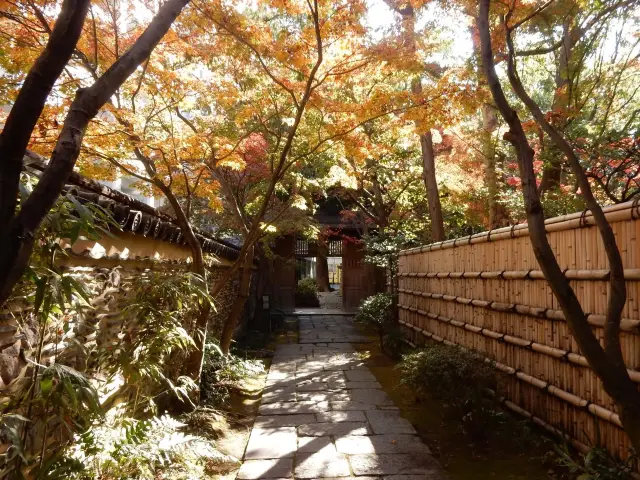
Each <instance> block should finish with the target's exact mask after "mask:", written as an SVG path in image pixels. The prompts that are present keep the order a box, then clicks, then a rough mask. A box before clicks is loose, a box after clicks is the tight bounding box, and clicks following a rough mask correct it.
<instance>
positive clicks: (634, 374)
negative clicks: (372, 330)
mask: <svg viewBox="0 0 640 480" xmlns="http://www.w3.org/2000/svg"><path fill="white" fill-rule="evenodd" d="M398 308H401V309H403V310H408V311H410V312H414V313H417V314H418V315H422V316H424V317H429V318H431V319H433V320H438V321H440V322H442V323H448V324H450V325H453V326H454V327H458V328H464V329H465V330H469V331H471V332H474V333H479V334H480V335H483V336H485V337H488V338H492V339H494V340H498V341H503V342H506V343H510V344H512V345H516V346H518V347H523V348H528V349H531V350H533V351H535V352H538V353H542V354H543V355H547V356H549V357H552V358H555V359H558V360H563V361H566V362H570V363H572V364H574V365H578V366H580V367H586V368H589V363H588V362H587V359H586V358H584V357H583V356H582V355H580V354H578V353H573V352H569V351H567V350H562V349H560V348H555V347H550V346H548V345H544V344H542V343H537V342H534V341H533V340H525V339H524V338H520V337H516V336H513V335H507V334H506V333H501V332H496V331H494V330H490V329H488V328H481V327H478V326H477V325H473V324H471V323H465V322H461V321H460V320H456V319H454V318H448V317H445V316H442V315H438V314H435V313H431V312H426V311H424V310H420V309H417V308H414V307H409V306H408V305H402V304H399V305H398ZM400 323H401V324H403V322H402V321H400ZM413 329H414V330H415V331H420V329H419V327H416V326H414V327H413ZM416 329H417V330H416ZM627 372H628V373H629V376H630V377H631V380H633V381H634V382H636V383H640V372H639V371H637V370H631V369H627Z"/></svg>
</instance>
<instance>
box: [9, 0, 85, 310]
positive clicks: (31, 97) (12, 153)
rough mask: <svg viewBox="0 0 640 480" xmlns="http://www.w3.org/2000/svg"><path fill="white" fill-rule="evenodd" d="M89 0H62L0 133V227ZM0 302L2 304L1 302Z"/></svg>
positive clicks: (12, 209)
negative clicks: (33, 134) (27, 152)
mask: <svg viewBox="0 0 640 480" xmlns="http://www.w3.org/2000/svg"><path fill="white" fill-rule="evenodd" d="M89 3H90V2H89V0H65V1H64V2H63V4H62V7H61V10H60V14H59V15H58V18H57V20H56V23H55V25H54V27H53V30H52V31H51V35H50V36H49V41H48V42H47V45H46V47H45V48H44V51H43V52H42V53H41V54H40V56H39V57H38V58H37V60H36V61H35V63H34V64H33V67H31V70H29V73H28V74H27V76H26V78H25V79H24V83H23V84H22V88H20V92H19V93H18V97H17V98H16V101H15V103H14V104H13V106H12V107H11V111H10V112H9V116H8V117H7V120H6V122H5V124H4V128H3V130H2V133H1V134H0V225H9V224H10V222H11V220H12V219H13V216H14V214H15V210H16V205H17V200H18V189H19V185H20V173H21V171H22V158H23V157H24V154H25V152H26V149H27V145H28V144H29V139H30V138H31V133H32V132H33V129H34V128H35V126H36V123H37V121H38V118H39V117H40V114H41V113H42V110H43V109H44V106H45V103H46V101H47V97H48V96H49V94H50V93H51V90H52V89H53V85H54V84H55V82H56V81H57V80H58V78H59V77H60V75H61V74H62V72H63V70H64V67H65V66H66V65H67V63H68V62H69V59H70V58H71V55H72V54H73V51H74V49H75V47H76V43H78V39H79V38H80V35H81V34H82V25H83V24H84V20H85V17H86V16H87V11H88V10H89ZM0 303H1V302H0Z"/></svg>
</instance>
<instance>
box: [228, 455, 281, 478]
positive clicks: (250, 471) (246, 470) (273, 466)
mask: <svg viewBox="0 0 640 480" xmlns="http://www.w3.org/2000/svg"><path fill="white" fill-rule="evenodd" d="M236 478H237V479H238V480H257V479H261V478H277V479H281V478H293V458H287V459H280V460H245V461H244V462H243V464H242V466H241V467H240V471H239V472H238V476H237V477H236Z"/></svg>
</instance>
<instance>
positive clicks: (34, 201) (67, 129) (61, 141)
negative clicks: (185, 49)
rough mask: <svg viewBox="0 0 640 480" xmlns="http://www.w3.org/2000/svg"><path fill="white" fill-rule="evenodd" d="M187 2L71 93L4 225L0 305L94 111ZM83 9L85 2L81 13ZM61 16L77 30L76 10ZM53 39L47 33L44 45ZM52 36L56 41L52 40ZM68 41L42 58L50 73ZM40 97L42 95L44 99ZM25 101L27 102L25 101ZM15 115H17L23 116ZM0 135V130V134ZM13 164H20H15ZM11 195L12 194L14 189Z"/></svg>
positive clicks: (161, 13)
mask: <svg viewBox="0 0 640 480" xmlns="http://www.w3.org/2000/svg"><path fill="white" fill-rule="evenodd" d="M188 1H189V0H168V1H167V2H165V3H164V4H163V5H162V6H161V7H160V9H159V10H158V13H157V14H156V16H155V17H154V18H153V20H152V21H151V23H150V24H149V25H148V26H147V28H146V29H145V31H144V32H143V33H142V35H140V37H139V38H138V39H137V40H136V42H135V43H134V44H133V45H132V46H131V48H129V50H128V51H127V52H126V53H125V54H124V55H123V56H121V57H120V58H119V59H118V60H117V61H116V62H114V63H113V65H111V67H110V68H109V69H108V70H107V71H106V72H105V73H104V74H103V75H102V76H101V77H100V78H99V79H98V80H97V81H96V82H95V83H94V84H93V85H92V86H90V87H88V88H84V89H80V90H78V92H77V93H76V97H75V99H74V101H73V102H72V104H71V106H70V108H69V111H68V113H67V117H66V119H65V121H64V125H63V127H62V131H61V132H60V135H59V136H58V140H57V143H56V147H55V149H54V151H53V154H52V156H51V159H50V161H49V164H48V166H47V168H46V169H45V171H44V172H43V174H42V176H41V177H40V181H39V182H38V183H37V185H36V186H35V187H34V189H33V191H32V193H31V194H30V195H29V197H28V198H27V199H26V200H25V202H24V203H23V205H22V207H21V209H20V211H19V212H18V214H17V215H16V216H15V218H13V219H12V221H11V222H10V225H9V228H8V234H7V235H4V236H3V238H2V240H0V251H1V252H3V255H2V257H0V304H1V303H4V301H5V300H6V299H7V298H8V296H9V294H10V292H11V290H12V289H13V286H14V285H15V283H16V282H17V281H18V279H19V278H20V277H21V276H22V273H23V272H24V270H25V268H26V266H27V262H28V259H29V257H30V256H31V251H32V249H33V244H34V238H35V237H34V234H35V230H36V229H37V228H38V226H39V225H40V223H41V222H42V219H43V218H44V217H45V216H46V214H47V212H48V211H49V210H50V209H51V207H52V206H53V205H54V203H55V201H56V200H57V198H58V196H59V195H60V192H61V191H62V189H63V187H64V185H65V183H66V181H67V179H68V177H69V175H70V174H71V172H72V171H73V167H74V166H75V164H76V161H77V159H78V155H79V154H80V147H81V145H82V139H83V136H84V134H85V131H86V128H87V126H88V124H89V122H90V121H91V119H92V118H93V117H95V116H96V115H97V113H98V111H99V110H100V108H102V106H104V104H105V103H107V101H108V100H109V99H110V97H111V96H112V95H113V94H114V93H115V92H116V91H117V89H118V88H119V87H120V85H122V83H123V82H124V81H125V80H126V79H127V78H128V77H129V76H130V75H131V74H132V73H133V72H134V71H135V69H136V68H137V66H138V65H139V64H140V63H141V62H142V61H144V60H145V59H146V58H147V57H148V56H149V54H150V53H151V51H152V50H153V49H154V48H155V46H156V45H157V44H158V42H159V41H160V40H161V39H162V37H163V36H164V35H165V33H166V32H167V31H168V30H169V28H170V26H171V24H172V23H173V21H174V20H175V19H176V18H177V16H178V15H179V14H180V12H181V11H182V9H183V8H184V6H185V5H186V4H187V3H188ZM82 2H83V0H78V1H77V2H74V1H71V0H68V2H65V6H66V7H67V8H69V7H70V6H72V5H77V6H81V5H85V4H84V3H82ZM87 9H88V3H87V4H86V8H84V10H83V13H84V14H85V15H86V11H87ZM63 13H64V16H63V17H62V18H67V19H69V18H71V19H73V20H75V22H74V25H77V24H79V25H78V29H81V26H82V22H78V17H77V16H78V13H77V11H76V10H73V12H71V13H70V12H69V11H68V10H64V11H63ZM66 15H71V17H67V16H66ZM83 18H84V17H83ZM54 30H55V27H54ZM78 35H79V33H78ZM53 37H54V36H53V35H52V36H51V38H50V42H51V40H52V39H53ZM56 38H58V37H57V36H56ZM73 39H74V38H73V35H70V34H69V35H67V32H66V29H64V30H63V31H62V32H61V38H60V39H59V40H60V41H62V43H61V45H60V47H61V49H62V52H63V54H62V55H61V54H60V51H56V52H55V53H54V52H51V51H48V50H47V51H46V55H45V57H44V59H45V60H46V61H47V62H53V66H55V67H56V71H58V72H59V71H61V70H62V69H63V68H64V66H65V65H66V63H67V62H68V59H69V57H70V56H71V53H72V52H73V49H74V48H75V42H73ZM70 40H72V41H70ZM65 49H66V53H68V56H66V59H65V58H63V60H65V61H63V62H61V61H60V58H61V57H65V54H64V53H65ZM36 65H37V66H38V68H40V66H39V64H38V62H36ZM34 68H36V66H34ZM46 73H47V74H46V75H45V77H44V78H45V79H47V78H51V75H50V72H49V71H47V72H46ZM56 78H57V77H56ZM46 83H47V82H46V80H45V82H42V79H41V78H39V79H38V81H37V82H35V85H34V87H35V88H34V94H36V95H37V96H36V98H37V100H36V102H35V103H38V101H39V100H41V102H40V103H41V105H40V106H39V107H38V108H36V111H37V110H38V109H39V111H41V108H42V105H43V104H44V100H46V97H47V95H48V92H49V91H50V88H47V85H46ZM43 87H44V89H43ZM23 91H24V87H23ZM26 91H29V89H26ZM21 93H22V92H21ZM42 93H44V96H43V95H42ZM30 103H32V104H33V102H31V101H30ZM14 108H15V105H14ZM12 111H13V109H12ZM26 111H27V112H30V111H31V112H32V111H33V110H32V107H28V108H26ZM20 114H21V115H22V114H23V112H21V113H20ZM26 117H27V119H28V120H30V118H31V117H30V116H29V115H27V116H26ZM23 125H24V124H23ZM5 130H6V126H5ZM4 133H5V132H4V131H3V135H4ZM30 133H31V132H30V131H29V132H27V135H30ZM4 164H6V162H4V161H3V166H4ZM19 165H20V166H21V162H20V164H19ZM19 175H20V172H19V170H18V172H17V174H16V178H19ZM8 177H9V175H7V176H5V175H0V178H1V179H2V181H3V182H4V181H5V179H6V178H8ZM12 193H14V194H17V191H15V192H12ZM4 197H5V192H2V194H0V198H4ZM14 202H15V200H14ZM14 204H15V203H14ZM3 213H4V212H3Z"/></svg>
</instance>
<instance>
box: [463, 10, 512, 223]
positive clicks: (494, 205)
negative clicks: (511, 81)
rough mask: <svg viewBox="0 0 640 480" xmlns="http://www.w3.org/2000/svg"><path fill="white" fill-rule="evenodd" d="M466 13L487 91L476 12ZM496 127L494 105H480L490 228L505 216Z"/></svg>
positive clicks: (480, 83) (479, 76)
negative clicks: (497, 160)
mask: <svg viewBox="0 0 640 480" xmlns="http://www.w3.org/2000/svg"><path fill="white" fill-rule="evenodd" d="M467 14H468V15H469V16H471V17H472V18H473V24H472V25H471V27H470V30H471V39H472V42H473V53H474V56H475V58H476V63H477V65H478V68H477V70H476V77H477V79H478V90H481V91H483V92H486V91H487V80H486V78H485V76H484V73H483V71H482V52H481V47H480V38H479V36H478V35H477V30H478V14H477V11H474V9H473V8H471V7H469V8H468V9H467ZM497 127H498V119H497V116H496V111H495V107H494V106H493V105H489V104H486V103H485V104H484V105H482V130H481V131H480V143H481V146H480V149H481V151H482V156H483V159H482V161H483V164H484V184H485V187H486V188H487V196H488V200H487V203H488V205H487V206H488V213H489V225H488V227H489V228H490V229H492V228H498V227H501V226H502V221H503V219H504V217H505V212H504V209H503V208H501V205H500V204H499V203H498V193H499V188H498V174H497V172H496V151H495V148H494V145H493V133H494V132H495V130H496V128H497Z"/></svg>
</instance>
